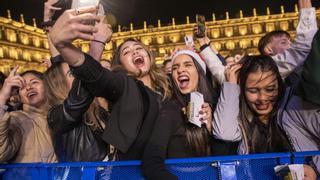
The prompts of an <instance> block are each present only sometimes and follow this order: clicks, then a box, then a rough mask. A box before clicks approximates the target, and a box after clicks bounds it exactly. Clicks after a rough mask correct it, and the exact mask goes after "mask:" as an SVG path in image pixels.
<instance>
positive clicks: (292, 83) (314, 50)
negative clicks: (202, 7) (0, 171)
mask: <svg viewBox="0 0 320 180" xmlns="http://www.w3.org/2000/svg"><path fill="white" fill-rule="evenodd" d="M56 2H57V0H48V1H47V2H46V3H45V8H44V22H48V21H50V20H51V18H52V16H53V15H54V13H55V11H56V10H58V9H59V8H57V7H54V6H53V4H54V3H56ZM97 9H98V8H97V7H88V8H81V9H69V10H66V11H64V12H63V13H62V15H61V16H60V17H59V18H58V19H57V20H56V21H55V23H54V25H52V26H50V25H48V24H47V25H46V27H45V28H46V31H47V37H48V40H49V44H50V52H51V56H52V57H51V62H49V63H48V69H47V70H46V72H45V73H40V72H37V71H26V72H23V73H21V74H17V71H18V69H19V67H18V66H16V67H14V68H13V69H12V70H11V72H10V73H9V74H8V75H7V76H4V75H3V74H2V75H1V77H2V78H1V85H0V88H1V90H0V162H2V163H31V162H43V163H53V162H79V161H85V162H92V161H117V160H141V161H142V173H143V175H144V176H145V177H146V178H147V179H176V177H175V176H174V175H173V174H171V173H170V172H169V171H168V170H167V169H166V166H165V163H164V160H165V159H167V158H190V157H205V156H216V155H218V156H224V155H236V154H253V153H269V152H270V153H271V152H296V151H319V150H320V111H319V110H320V92H319V89H320V74H319V72H320V32H319V31H318V25H317V21H316V13H315V8H314V7H312V3H311V0H299V23H298V26H297V29H296V36H295V38H291V37H290V34H289V33H287V32H285V31H273V32H269V33H267V34H266V35H265V36H263V37H262V38H261V39H260V42H259V46H258V50H259V52H260V55H246V54H244V53H239V54H235V53H233V54H230V56H228V57H222V56H221V55H220V54H219V52H218V51H216V50H215V49H214V48H213V46H210V44H211V41H212V40H210V39H209V38H208V37H207V36H206V35H205V36H204V37H200V36H197V33H198V32H199V30H198V28H197V27H195V29H194V34H195V35H194V37H193V38H194V40H195V43H198V44H199V45H200V48H199V49H197V48H195V47H194V46H192V45H191V46H186V47H185V48H179V49H177V50H176V51H174V52H173V53H172V55H170V56H168V58H167V59H165V60H164V63H163V65H162V66H159V65H156V62H155V58H154V57H153V54H152V52H151V51H150V50H149V49H148V47H147V46H145V45H144V44H143V43H141V42H140V41H138V40H136V39H127V40H125V41H124V42H123V43H122V44H121V45H119V46H118V47H117V49H116V50H115V52H114V53H113V59H112V60H111V61H105V60H104V59H101V57H102V53H103V50H104V46H105V43H108V42H110V41H111V38H112V30H111V26H110V25H109V24H108V23H107V22H106V20H105V19H104V16H99V15H96V14H97V13H96V11H97ZM93 21H95V22H96V23H88V22H93ZM78 39H81V40H88V41H90V50H89V52H88V53H84V52H82V51H81V49H79V48H77V47H76V46H74V45H73V44H72V43H73V41H74V40H78ZM109 62H110V63H109ZM197 93H198V94H201V95H202V96H203V99H204V103H203V104H202V106H201V107H200V109H199V112H190V108H188V104H190V103H189V102H190V101H191V99H192V98H191V94H197ZM190 113H195V114H194V115H195V117H198V120H199V121H200V125H199V123H198V124H196V123H194V122H193V121H190ZM319 173H320V157H319V156H314V157H313V158H312V159H310V161H308V162H306V164H305V175H306V177H308V178H310V179H314V178H315V177H316V176H317V174H318V175H319Z"/></svg>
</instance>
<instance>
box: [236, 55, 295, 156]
mask: <svg viewBox="0 0 320 180" xmlns="http://www.w3.org/2000/svg"><path fill="white" fill-rule="evenodd" d="M258 71H261V72H269V71H271V72H272V73H273V75H275V76H276V80H277V82H278V95H277V96H276V97H270V98H272V99H273V100H274V101H275V105H274V107H273V109H272V111H271V112H270V114H269V120H268V121H269V122H268V125H267V132H266V133H267V134H268V136H267V138H266V141H267V142H263V139H264V138H263V137H262V136H263V135H262V133H263V132H262V129H264V128H262V126H264V125H263V124H262V122H260V120H259V118H258V115H257V114H256V113H255V112H254V110H252V109H251V108H250V107H249V106H248V104H247V100H246V97H245V90H246V81H247V79H248V76H249V74H250V73H254V72H258ZM239 83H240V90H241V93H240V104H239V106H240V123H241V124H242V126H243V128H244V136H245V139H247V144H248V146H249V152H250V153H263V152H271V151H273V152H279V151H283V149H286V148H289V147H290V146H289V143H288V141H287V139H286V137H285V136H284V134H283V132H282V131H281V130H280V128H279V127H278V125H277V110H278V106H279V104H280V101H281V97H282V96H283V94H284V83H283V81H282V78H281V76H280V73H279V70H278V67H277V65H276V63H275V62H274V61H273V59H272V58H271V57H269V56H265V55H259V56H246V57H244V59H243V66H242V68H241V70H240V72H239ZM261 143H264V144H263V145H261Z"/></svg>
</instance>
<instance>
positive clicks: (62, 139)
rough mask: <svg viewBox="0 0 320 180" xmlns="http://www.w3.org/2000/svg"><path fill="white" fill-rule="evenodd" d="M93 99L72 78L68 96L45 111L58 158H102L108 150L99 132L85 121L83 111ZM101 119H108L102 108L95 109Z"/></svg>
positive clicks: (64, 159)
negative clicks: (47, 111)
mask: <svg viewBox="0 0 320 180" xmlns="http://www.w3.org/2000/svg"><path fill="white" fill-rule="evenodd" d="M92 101H93V97H92V95H90V94H89V93H88V91H87V90H86V89H84V88H83V87H82V86H81V82H80V81H79V80H77V79H75V80H74V82H73V84H72V88H71V90H70V92H69V95H68V97H67V99H66V100H65V101H64V103H63V104H60V105H57V106H54V107H53V108H51V109H50V111H49V113H48V123H49V126H50V128H51V129H52V132H53V135H54V136H53V137H54V141H53V142H54V148H55V153H56V155H57V156H58V160H59V161H60V162H61V161H67V162H73V161H86V162H88V161H102V160H103V159H104V158H105V157H106V155H107V154H108V153H109V146H108V144H107V143H106V142H104V141H103V140H102V138H101V135H102V131H100V132H99V131H98V130H95V131H93V130H92V129H91V127H90V126H88V125H87V124H86V123H85V122H84V115H85V112H86V111H87V110H88V108H89V106H90V104H91V103H92ZM95 111H96V115H97V116H100V119H104V120H107V118H108V116H107V113H106V112H105V111H104V110H103V108H100V107H99V108H98V109H95Z"/></svg>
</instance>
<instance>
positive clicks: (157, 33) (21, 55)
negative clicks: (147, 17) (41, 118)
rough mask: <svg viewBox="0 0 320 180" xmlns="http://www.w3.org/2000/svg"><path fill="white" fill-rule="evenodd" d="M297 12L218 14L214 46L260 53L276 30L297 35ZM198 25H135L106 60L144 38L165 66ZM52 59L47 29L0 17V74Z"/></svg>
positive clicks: (117, 36)
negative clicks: (123, 45) (131, 40)
mask: <svg viewBox="0 0 320 180" xmlns="http://www.w3.org/2000/svg"><path fill="white" fill-rule="evenodd" d="M295 9H296V10H295V12H289V13H285V12H284V9H283V7H281V13H280V14H270V10H269V9H268V8H267V10H266V14H265V15H257V13H256V10H255V9H254V10H253V16H252V17H243V15H242V11H240V13H239V16H240V17H239V18H235V19H229V14H228V13H226V19H224V20H215V16H214V14H213V15H212V19H211V21H207V22H206V25H207V27H208V33H209V37H210V38H211V39H212V45H213V46H214V47H215V48H216V49H217V50H219V51H220V53H221V54H222V55H227V54H228V53H229V52H230V51H232V50H235V49H243V50H245V51H246V52H247V53H248V54H257V45H258V42H259V39H260V37H261V36H263V35H264V34H265V33H266V32H270V31H273V30H278V29H281V30H285V31H288V32H289V33H290V34H292V35H293V36H294V33H295V28H296V26H297V24H298V11H297V7H296V8H295ZM317 16H318V17H319V16H320V10H317ZM194 26H195V23H190V22H189V17H186V24H182V25H176V24H175V20H174V18H173V19H172V23H171V25H170V26H162V25H161V22H160V20H159V21H158V26H157V27H153V28H148V27H147V23H146V22H145V23H144V28H143V29H137V30H135V29H134V27H133V24H131V25H130V29H129V30H128V31H121V27H120V26H119V27H118V32H116V33H114V35H113V38H112V41H111V42H110V43H108V44H106V47H105V51H104V53H103V58H105V59H111V57H112V52H113V50H114V49H115V48H116V47H117V46H118V45H119V44H121V43H122V42H123V41H124V39H126V38H137V39H140V40H141V41H142V42H143V43H144V44H146V45H148V46H149V47H150V49H151V50H152V51H153V52H154V54H155V56H156V59H157V61H158V63H161V62H162V60H163V56H164V55H165V54H168V53H170V52H172V50H173V49H174V48H175V47H176V46H183V45H184V36H185V35H192V30H193V27H194ZM76 45H77V46H79V47H81V48H82V50H83V51H85V52H87V51H88V49H89V44H88V42H84V41H78V42H76ZM49 57H50V54H49V47H48V41H47V38H46V34H45V33H44V31H43V30H41V29H39V28H37V25H36V23H35V21H34V23H33V25H32V26H30V25H26V24H25V23H24V18H23V15H21V18H20V21H19V22H18V21H14V20H12V19H11V15H10V11H8V17H6V18H5V17H0V71H2V72H5V73H7V72H8V71H9V69H10V68H11V67H13V66H14V65H15V64H19V65H20V66H21V67H22V68H20V71H24V70H27V69H37V70H40V71H44V70H45V66H44V65H41V62H42V61H43V59H48V58H49Z"/></svg>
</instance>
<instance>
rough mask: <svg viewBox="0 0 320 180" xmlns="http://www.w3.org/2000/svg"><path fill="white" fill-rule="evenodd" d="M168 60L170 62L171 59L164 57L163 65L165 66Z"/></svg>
mask: <svg viewBox="0 0 320 180" xmlns="http://www.w3.org/2000/svg"><path fill="white" fill-rule="evenodd" d="M169 62H171V59H165V60H164V61H163V63H162V65H163V66H166V65H167V64H168V63H169Z"/></svg>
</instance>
